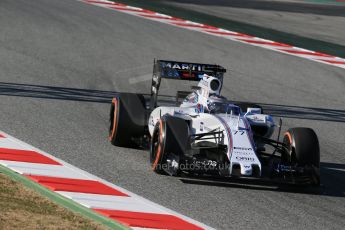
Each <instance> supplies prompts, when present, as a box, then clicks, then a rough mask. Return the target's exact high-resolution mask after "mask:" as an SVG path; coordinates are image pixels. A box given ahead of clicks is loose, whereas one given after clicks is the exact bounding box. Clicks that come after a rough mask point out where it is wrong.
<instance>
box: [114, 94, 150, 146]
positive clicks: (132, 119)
mask: <svg viewBox="0 0 345 230" xmlns="http://www.w3.org/2000/svg"><path fill="white" fill-rule="evenodd" d="M146 120H147V119H146V103H145V98H144V96H143V95H141V94H132V93H120V94H119V96H117V97H114V98H113V100H112V102H111V107H110V119H109V121H110V126H109V141H110V142H111V143H112V144H113V145H116V146H121V147H130V146H132V145H133V144H134V142H133V138H135V137H142V136H143V135H144V134H145V125H146Z"/></svg>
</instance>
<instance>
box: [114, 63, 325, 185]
mask: <svg viewBox="0 0 345 230" xmlns="http://www.w3.org/2000/svg"><path fill="white" fill-rule="evenodd" d="M225 72H226V70H225V69H224V68H223V67H222V66H219V65H210V64H200V63H185V62H176V61H164V60H156V61H155V62H154V71H153V77H152V85H151V96H150V99H149V103H147V100H146V99H145V97H144V95H142V94H132V93H119V94H118V96H116V97H114V98H113V100H112V103H111V110H110V128H109V140H110V142H111V143H112V144H114V145H116V146H122V147H131V146H133V145H136V146H141V147H143V146H147V147H148V146H149V148H150V159H151V165H152V168H153V171H155V172H157V173H164V174H168V175H179V174H180V173H184V174H197V175H201V174H206V175H217V176H224V177H230V176H236V177H256V178H261V177H265V178H278V179H283V180H285V181H288V182H293V183H300V184H308V185H319V184H320V150H319V142H318V138H317V135H316V134H315V132H314V131H313V130H312V129H310V128H292V129H289V130H287V131H286V132H285V133H284V135H283V138H282V139H283V140H282V141H280V140H279V139H280V138H279V136H280V127H281V120H280V125H276V124H275V122H274V120H273V118H272V117H271V116H270V115H266V114H264V113H263V110H262V108H261V107H260V106H259V105H256V104H252V103H235V102H231V101H229V100H227V99H226V98H225V97H223V96H221V94H220V93H221V89H222V84H223V75H224V73H225ZM163 78H165V79H175V80H189V81H198V82H199V83H198V85H197V86H193V87H192V89H193V91H192V92H182V91H178V92H177V95H176V105H169V106H163V105H160V106H158V102H159V95H158V92H159V87H160V84H161V80H162V79H163ZM181 98H183V101H182V102H181V103H179V99H181ZM276 127H278V129H279V130H278V137H277V139H276V140H273V139H271V137H272V135H273V132H274V130H275V128H276ZM145 143H147V144H146V145H145Z"/></svg>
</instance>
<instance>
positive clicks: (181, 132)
mask: <svg viewBox="0 0 345 230" xmlns="http://www.w3.org/2000/svg"><path fill="white" fill-rule="evenodd" d="M188 135H189V127H188V124H187V122H186V121H185V120H183V119H181V118H177V117H172V116H164V117H162V119H161V120H160V121H159V122H158V123H157V124H156V126H155V129H154V131H153V135H152V138H151V149H150V161H151V165H152V169H153V171H154V172H156V173H159V174H165V173H166V171H167V170H168V167H169V166H168V164H167V161H166V160H167V157H168V154H175V155H177V156H181V155H184V154H185V152H186V150H187V146H188Z"/></svg>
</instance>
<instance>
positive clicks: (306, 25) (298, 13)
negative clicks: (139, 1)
mask: <svg viewBox="0 0 345 230" xmlns="http://www.w3.org/2000/svg"><path fill="white" fill-rule="evenodd" d="M161 1H162V2H163V3H165V4H170V5H174V6H178V7H182V8H185V9H189V10H192V11H197V12H200V13H206V14H209V15H214V16H217V17H221V18H225V19H230V20H234V21H239V22H244V23H248V24H250V25H256V26H260V27H265V28H269V29H273V30H277V31H283V32H287V33H291V34H296V35H299V36H303V37H307V38H313V39H318V40H321V41H326V42H330V43H335V44H339V45H342V44H344V42H345V30H344V24H345V2H338V4H337V2H332V3H333V4H337V5H331V4H330V2H327V1H315V2H309V1H295V2H291V1H289V0H287V1H286V0H279V1H272V0H245V1H243V0H231V1H228V0H213V1H209V0H161ZM327 3H328V4H327Z"/></svg>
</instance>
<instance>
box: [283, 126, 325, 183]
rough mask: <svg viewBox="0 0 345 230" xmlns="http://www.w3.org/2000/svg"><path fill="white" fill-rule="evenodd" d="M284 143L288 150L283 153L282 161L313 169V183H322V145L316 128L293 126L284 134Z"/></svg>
mask: <svg viewBox="0 0 345 230" xmlns="http://www.w3.org/2000/svg"><path fill="white" fill-rule="evenodd" d="M283 143H284V144H285V146H286V147H287V151H286V152H285V153H284V154H282V162H283V163H287V164H291V165H297V166H298V167H305V168H308V169H311V174H310V176H311V179H312V180H311V183H312V184H314V185H319V184H320V147H319V140H318V138H317V135H316V133H315V132H314V130H312V129H310V128H291V129H289V130H288V131H287V132H286V133H285V134H284V139H283Z"/></svg>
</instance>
